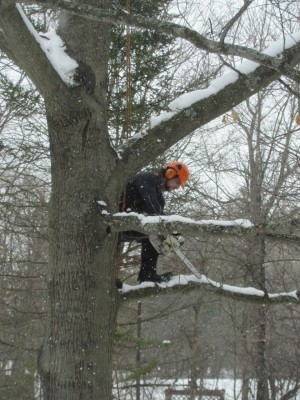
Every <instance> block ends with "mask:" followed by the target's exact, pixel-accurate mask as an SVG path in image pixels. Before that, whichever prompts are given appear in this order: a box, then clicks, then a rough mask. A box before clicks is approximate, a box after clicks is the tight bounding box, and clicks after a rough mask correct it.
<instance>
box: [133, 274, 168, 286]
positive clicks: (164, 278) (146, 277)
mask: <svg viewBox="0 0 300 400" xmlns="http://www.w3.org/2000/svg"><path fill="white" fill-rule="evenodd" d="M172 276H173V274H172V272H165V273H164V274H161V275H158V274H156V273H150V274H139V276H138V281H140V282H155V283H163V282H169V280H170V279H171V278H172Z"/></svg>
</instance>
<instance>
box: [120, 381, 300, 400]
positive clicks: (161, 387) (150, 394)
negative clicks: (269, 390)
mask: <svg viewBox="0 0 300 400" xmlns="http://www.w3.org/2000/svg"><path fill="white" fill-rule="evenodd" d="M173 383H174V381H159V380H155V381H154V380H153V381H152V382H151V381H147V382H145V384H147V385H149V386H142V387H141V388H140V390H141V396H140V399H141V400H165V390H166V389H167V388H170V387H172V388H173V389H176V390H180V389H182V388H184V387H185V388H187V386H186V385H187V384H188V382H187V380H185V381H183V380H181V381H180V380H179V381H177V382H176V386H173ZM142 384H143V382H141V385H142ZM183 384H184V386H183ZM241 386H242V381H241V380H240V379H236V380H234V379H230V378H229V379H224V378H222V379H204V381H203V388H205V389H210V390H225V400H241V398H242V396H241ZM126 387H127V389H124V390H122V384H121V383H120V384H119V388H118V389H117V388H115V390H114V397H113V399H119V398H121V399H122V400H132V399H135V398H136V394H135V387H134V383H132V387H131V388H128V383H126ZM291 388H292V386H291V387H290V388H288V387H286V388H284V391H283V392H282V393H278V397H277V398H276V400H279V399H280V397H281V396H282V395H283V394H284V393H285V391H287V390H288V389H291ZM255 390H256V383H255V381H252V385H251V389H250V397H249V400H252V399H255ZM118 396H119V397H118ZM178 398H179V397H177V399H178ZM180 399H181V400H187V398H186V397H181V398H180ZM206 399H208V397H206ZM212 399H216V397H214V398H213V397H212ZM290 400H300V394H297V395H295V396H294V397H292V398H290Z"/></svg>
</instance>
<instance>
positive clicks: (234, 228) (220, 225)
mask: <svg viewBox="0 0 300 400" xmlns="http://www.w3.org/2000/svg"><path fill="white" fill-rule="evenodd" d="M104 221H105V223H106V224H107V225H108V226H109V227H110V230H111V231H112V232H121V231H126V230H127V231H128V230H135V231H139V232H142V233H144V234H147V235H152V234H158V233H167V234H168V233H172V232H180V234H181V235H183V236H193V237H195V236H199V235H205V236H241V237H242V236H243V237H254V236H257V235H263V236H265V237H266V238H268V239H276V240H282V241H286V240H288V241H294V242H295V243H300V236H299V233H300V219H293V220H290V221H285V222H284V223H279V222H278V223H270V224H267V225H265V226H255V225H252V224H251V222H250V221H248V220H243V219H240V220H233V221H220V220H198V221H197V220H193V219H191V218H186V217H182V216H179V215H169V216H164V215H163V216H145V215H143V214H137V213H134V212H131V213H125V212H123V213H116V214H113V215H111V214H104Z"/></svg>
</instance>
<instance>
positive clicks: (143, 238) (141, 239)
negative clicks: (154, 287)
mask: <svg viewBox="0 0 300 400" xmlns="http://www.w3.org/2000/svg"><path fill="white" fill-rule="evenodd" d="M134 240H135V241H136V242H138V243H141V246H142V250H141V267H140V272H139V277H138V279H139V280H145V278H149V277H151V276H153V275H155V274H156V264H157V259H158V256H159V253H158V252H157V250H156V249H155V248H154V247H153V246H152V244H151V242H150V240H149V237H148V236H147V235H144V234H142V233H140V232H135V231H126V232H123V233H122V234H121V241H122V242H132V241H134Z"/></svg>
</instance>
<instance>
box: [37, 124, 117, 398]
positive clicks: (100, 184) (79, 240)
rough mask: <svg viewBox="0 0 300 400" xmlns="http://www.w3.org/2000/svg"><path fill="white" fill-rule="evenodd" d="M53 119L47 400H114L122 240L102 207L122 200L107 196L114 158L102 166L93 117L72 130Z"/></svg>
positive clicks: (45, 361)
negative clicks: (117, 278) (99, 207)
mask: <svg viewBox="0 0 300 400" xmlns="http://www.w3.org/2000/svg"><path fill="white" fill-rule="evenodd" d="M97 118H99V117H98V116H97ZM48 120H49V121H48V122H49V129H50V132H51V134H50V136H51V138H52V141H51V153H52V160H53V162H52V195H51V202H50V213H49V214H50V232H49V239H50V240H49V247H50V254H49V258H50V260H49V261H50V262H49V290H50V323H49V328H48V329H49V332H48V339H47V341H46V342H45V344H44V348H43V352H42V355H41V360H40V361H41V366H42V369H43V373H42V378H43V379H42V380H43V383H44V385H45V387H44V394H45V399H49V400H50V399H53V400H54V399H55V400H74V399H84V400H87V399H89V400H92V399H109V398H111V377H112V361H111V359H112V354H111V352H112V341H113V336H114V320H115V311H116V290H115V287H114V273H113V269H114V265H115V255H116V249H117V236H116V235H111V234H108V233H107V232H106V226H105V225H104V224H103V223H102V222H101V214H100V213H99V212H98V211H97V204H96V200H104V199H107V197H109V195H110V197H111V198H112V199H114V200H115V199H117V197H118V193H115V194H111V193H110V194H108V193H106V190H107V189H106V188H107V184H106V179H105V178H107V177H109V175H110V173H111V171H110V170H109V166H110V165H112V159H111V154H110V153H109V152H106V154H104V155H102V158H101V159H99V154H101V153H100V151H99V148H100V147H101V140H99V139H98V140H97V139H96V137H97V136H98V135H99V133H98V132H99V131H98V129H97V124H96V123H95V122H94V120H95V118H93V116H90V117H89V118H82V119H80V118H78V119H77V121H76V125H75V124H74V125H73V126H72V127H70V125H69V122H70V121H65V117H62V118H61V119H60V120H57V122H60V123H56V124H55V123H54V120H52V119H51V118H48ZM73 120H74V117H73ZM64 124H66V125H67V126H68V127H69V128H66V127H65V126H64ZM63 138H64V140H62V139H63ZM62 145H63V146H62ZM102 154H103V153H102ZM115 203H116V202H115ZM100 348H101V353H100V352H99V349H100ZM45 366H48V368H45Z"/></svg>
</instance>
